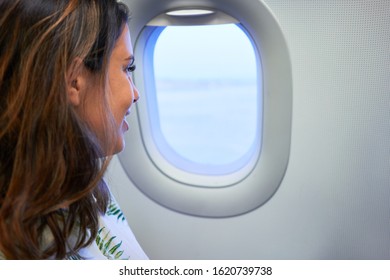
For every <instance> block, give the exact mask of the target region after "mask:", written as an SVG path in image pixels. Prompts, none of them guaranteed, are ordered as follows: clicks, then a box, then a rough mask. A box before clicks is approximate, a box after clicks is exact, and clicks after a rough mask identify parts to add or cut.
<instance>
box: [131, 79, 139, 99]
mask: <svg viewBox="0 0 390 280" xmlns="http://www.w3.org/2000/svg"><path fill="white" fill-rule="evenodd" d="M132 84H133V103H136V102H137V101H138V99H139V92H138V89H137V87H136V86H135V85H134V83H133V81H132Z"/></svg>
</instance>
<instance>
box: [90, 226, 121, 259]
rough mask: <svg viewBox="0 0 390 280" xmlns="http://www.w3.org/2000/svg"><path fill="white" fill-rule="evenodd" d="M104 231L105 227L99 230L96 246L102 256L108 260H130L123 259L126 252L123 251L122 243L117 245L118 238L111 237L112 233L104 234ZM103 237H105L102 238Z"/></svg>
mask: <svg viewBox="0 0 390 280" xmlns="http://www.w3.org/2000/svg"><path fill="white" fill-rule="evenodd" d="M104 231H105V227H102V228H101V229H99V231H98V234H97V236H96V244H97V246H98V248H99V250H100V251H101V252H102V254H103V255H104V256H105V257H107V258H108V259H114V260H118V259H129V257H127V258H121V257H122V255H123V253H124V250H121V245H122V241H120V242H119V243H117V244H115V243H116V241H115V239H116V236H111V235H110V231H107V232H106V233H104ZM103 235H104V237H102V236H103Z"/></svg>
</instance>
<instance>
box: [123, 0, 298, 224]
mask: <svg viewBox="0 0 390 280" xmlns="http://www.w3.org/2000/svg"><path fill="white" fill-rule="evenodd" d="M149 2H153V1H152V0H150V1H149ZM155 3H156V2H155ZM218 3H219V4H220V5H221V7H227V6H224V5H223V3H222V2H220V1H216V3H215V4H218ZM248 4H249V5H250V6H252V8H253V11H257V14H253V13H252V15H250V16H249V17H248V18H246V17H244V12H243V11H242V7H243V6H244V5H242V6H240V5H236V4H235V3H233V2H231V3H230V6H229V7H230V10H231V13H230V14H232V15H234V16H235V18H237V19H238V20H239V21H240V23H241V24H242V26H243V27H244V29H245V30H246V31H247V32H248V34H249V35H250V38H251V39H252V40H253V42H254V45H255V46H256V48H255V50H257V51H258V52H259V53H260V54H261V62H262V67H261V69H262V77H261V79H262V89H261V91H262V93H263V97H262V98H261V99H262V101H263V108H262V110H261V111H262V114H263V118H262V120H263V121H262V123H263V124H262V129H263V131H262V141H261V142H262V145H261V147H259V146H257V149H258V150H256V154H255V156H253V157H252V158H251V160H250V161H248V162H250V164H247V165H245V166H244V167H243V168H241V169H239V170H238V171H237V172H236V174H234V175H232V173H231V174H226V175H213V176H205V175H199V174H191V176H190V177H191V178H190V179H189V177H187V175H188V174H187V175H185V177H186V178H185V179H184V180H183V178H180V177H179V178H178V177H177V174H175V173H176V172H177V170H174V171H173V172H172V173H171V174H174V176H172V175H171V174H167V173H169V172H166V169H165V170H163V169H164V168H161V163H160V162H158V158H160V159H163V157H162V155H161V154H160V152H159V151H158V149H157V147H156V146H155V145H153V140H152V137H154V135H152V133H151V131H150V122H151V119H150V116H149V112H148V110H150V108H148V107H149V106H147V105H146V104H142V102H141V103H139V104H138V105H137V114H136V115H135V114H133V115H132V117H131V118H132V120H131V121H132V124H134V125H133V127H132V129H131V131H130V132H129V133H127V135H126V141H127V143H128V144H127V147H126V149H125V151H124V152H123V153H121V154H120V155H119V159H120V161H121V163H122V166H123V167H124V169H125V171H126V173H127V174H128V176H129V178H130V179H131V181H132V182H133V183H134V185H135V186H136V187H137V188H139V189H140V190H141V191H142V192H143V193H144V194H145V195H147V196H148V197H149V198H151V199H152V200H154V201H156V202H157V203H159V204H160V205H163V206H165V207H167V208H170V209H172V210H174V211H177V212H181V213H186V214H190V215H195V216H205V217H227V216H235V215H240V214H243V213H246V212H249V211H251V210H253V209H256V208H257V207H259V206H260V205H262V204H264V203H265V202H267V201H268V200H269V199H270V198H271V197H272V195H273V194H274V193H275V192H276V191H277V189H278V187H279V185H280V183H281V181H282V179H283V177H284V174H285V172H286V169H287V165H288V158H289V151H290V138H291V113H292V74H291V63H290V57H289V52H288V46H287V44H286V40H285V39H284V36H283V32H282V30H281V29H280V26H279V25H278V22H277V20H276V19H275V18H274V17H273V15H272V13H271V11H270V10H269V9H268V8H267V7H266V6H265V5H264V4H262V3H261V2H258V1H249V2H248ZM160 8H161V10H160V11H159V13H158V14H162V13H164V12H166V10H165V9H164V7H163V6H161V7H160ZM177 8H183V7H182V6H180V7H177ZM201 8H205V9H210V8H212V9H214V10H215V9H217V8H218V7H201ZM134 10H136V7H135V9H134ZM155 12H156V11H155ZM223 12H224V13H226V14H227V13H228V11H223ZM216 14H218V13H216ZM210 16H215V14H213V15H210ZM151 18H154V16H153V17H151ZM175 20H176V19H175ZM196 20H199V17H197V18H196ZM131 24H132V22H130V27H131V34H132V36H134V35H135V37H136V44H135V56H136V58H137V59H138V62H137V71H136V73H135V75H134V80H135V83H136V85H137V87H138V89H139V91H140V92H141V93H142V92H143V93H144V95H147V94H148V91H149V90H150V89H149V88H148V87H150V86H151V85H150V84H149V85H148V84H147V83H146V82H145V79H144V71H145V64H144V61H143V59H144V58H145V52H144V51H145V49H144V46H145V44H146V39H147V38H148V34H147V33H145V31H143V28H144V27H145V26H146V25H147V22H145V21H144V22H142V21H137V22H135V23H134V21H133V24H134V25H135V26H133V27H132V26H131ZM147 32H153V29H150V30H149V31H147ZM149 35H150V34H149ZM275 54H276V55H275ZM259 57H260V55H259ZM145 59H148V58H145ZM281 80H283V83H281V82H280V81H281ZM147 98H148V97H146V98H144V99H147ZM143 102H148V100H144V101H143ZM152 107H153V106H152ZM140 147H142V148H140ZM260 152H261V153H260ZM157 155H159V156H157ZM156 156H157V158H156ZM166 163H167V162H166V160H165V163H163V165H164V164H166ZM168 164H169V163H168ZM169 165H171V164H169ZM169 168H172V165H171V166H170V167H169ZM182 174H183V173H182ZM184 174H185V173H184ZM199 176H200V177H199Z"/></svg>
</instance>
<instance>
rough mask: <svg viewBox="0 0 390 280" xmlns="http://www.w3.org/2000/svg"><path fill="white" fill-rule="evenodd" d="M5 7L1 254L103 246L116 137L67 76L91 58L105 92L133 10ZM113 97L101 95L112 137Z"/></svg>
mask: <svg viewBox="0 0 390 280" xmlns="http://www.w3.org/2000/svg"><path fill="white" fill-rule="evenodd" d="M0 11H1V14H0V255H1V254H3V256H4V257H5V258H7V259H46V258H56V259H62V258H64V257H66V256H67V254H73V253H75V252H77V251H78V250H79V249H80V248H82V247H85V246H87V245H89V244H91V243H92V242H93V240H94V238H95V236H96V234H97V230H98V228H97V227H98V215H100V214H101V213H104V212H105V210H106V208H107V204H108V202H109V193H108V190H107V187H106V186H105V184H104V183H103V181H102V177H103V174H104V172H105V170H106V167H107V165H108V162H109V157H107V150H109V149H110V146H104V147H103V146H102V143H106V142H107V143H109V141H104V139H103V140H102V139H97V134H96V133H95V132H94V131H93V130H92V129H91V127H90V126H89V125H88V123H86V121H84V120H83V118H82V117H81V116H80V114H78V113H77V112H76V110H75V108H74V106H72V104H71V103H70V102H69V97H68V94H67V80H66V79H67V77H66V76H67V74H66V73H67V72H68V70H69V68H70V67H71V65H72V62H73V61H75V59H81V60H82V61H83V64H84V66H85V68H86V69H88V70H89V71H91V72H92V73H93V74H94V75H97V77H99V80H100V81H101V87H102V89H105V88H106V86H107V85H106V78H107V65H108V62H109V58H110V55H111V52H112V50H113V48H114V46H115V42H116V40H117V39H118V37H119V36H120V33H121V32H122V30H123V27H124V24H125V23H126V21H127V18H128V11H127V8H126V6H124V5H123V4H121V3H117V1H116V0H62V1H59V0H34V1H31V0H0ZM106 93H107V90H101V92H100V91H98V92H96V93H95V94H96V98H97V99H99V100H101V108H99V109H100V112H101V118H102V122H103V123H104V124H105V125H104V126H105V128H106V137H107V139H109V136H110V135H111V137H112V134H114V133H115V128H114V127H113V125H112V124H113V123H114V120H113V116H112V115H111V114H110V110H109V107H108V97H107V94H106ZM99 137H100V138H101V136H99ZM113 145H114V144H113ZM111 149H112V150H113V149H114V147H111ZM108 154H109V152H108Z"/></svg>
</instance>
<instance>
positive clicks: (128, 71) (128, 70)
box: [125, 64, 136, 73]
mask: <svg viewBox="0 0 390 280" xmlns="http://www.w3.org/2000/svg"><path fill="white" fill-rule="evenodd" d="M135 68H136V67H135V64H133V65H128V66H126V68H125V71H126V72H127V73H131V72H134V70H135Z"/></svg>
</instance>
